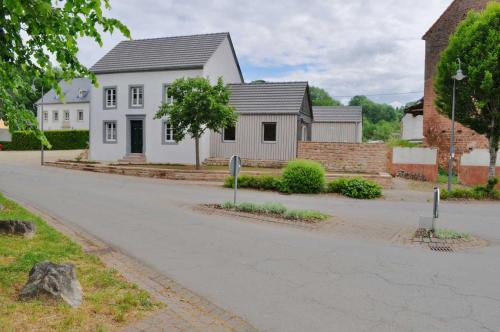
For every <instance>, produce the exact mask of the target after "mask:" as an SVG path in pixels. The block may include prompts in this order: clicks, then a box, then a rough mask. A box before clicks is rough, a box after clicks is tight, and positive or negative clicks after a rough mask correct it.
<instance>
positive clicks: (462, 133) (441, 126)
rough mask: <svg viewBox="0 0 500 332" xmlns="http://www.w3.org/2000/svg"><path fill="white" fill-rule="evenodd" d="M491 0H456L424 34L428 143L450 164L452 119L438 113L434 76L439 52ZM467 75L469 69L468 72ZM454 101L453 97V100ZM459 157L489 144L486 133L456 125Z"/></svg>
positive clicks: (425, 110) (426, 132)
mask: <svg viewBox="0 0 500 332" xmlns="http://www.w3.org/2000/svg"><path fill="white" fill-rule="evenodd" d="M490 1H491V0H454V1H453V2H452V3H451V4H450V6H449V7H448V8H447V9H446V10H445V11H444V13H443V14H442V15H441V17H439V19H438V20H437V21H436V22H435V23H434V24H433V25H432V27H431V28H430V29H429V30H428V31H427V32H426V33H425V35H424V36H423V37H422V39H423V40H425V87H424V129H423V130H424V137H425V143H426V144H427V145H429V146H432V147H437V148H438V149H439V154H438V158H439V164H440V165H442V166H445V165H447V163H448V158H449V150H450V132H451V121H450V119H449V118H447V117H445V116H443V115H441V114H439V113H438V111H437V109H436V106H435V104H434V98H435V93H434V87H433V77H434V74H435V71H436V66H437V63H438V61H439V55H440V54H441V52H442V51H443V50H444V49H445V48H446V46H447V45H448V40H449V38H450V35H451V34H452V33H453V32H454V31H455V29H456V27H457V25H458V24H459V23H460V22H461V21H462V20H463V19H464V18H465V16H466V15H467V13H468V12H469V11H470V10H482V9H484V8H485V7H486V5H487V3H488V2H490ZM465 74H466V75H467V73H465ZM450 102H451V101H450ZM455 130H456V131H455V151H456V158H455V160H459V157H460V155H461V154H462V153H464V152H468V151H470V150H472V149H474V148H487V147H488V141H487V139H486V137H484V136H482V135H479V134H478V133H476V132H475V131H473V130H471V129H468V128H465V127H464V126H462V125H460V124H458V123H457V124H456V126H455Z"/></svg>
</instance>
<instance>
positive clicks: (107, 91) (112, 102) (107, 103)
mask: <svg viewBox="0 0 500 332" xmlns="http://www.w3.org/2000/svg"><path fill="white" fill-rule="evenodd" d="M103 89H104V92H103V94H104V100H103V104H104V105H103V106H104V109H114V108H116V107H117V104H118V89H117V88H116V87H115V86H110V87H104V88H103ZM108 97H109V98H108Z"/></svg>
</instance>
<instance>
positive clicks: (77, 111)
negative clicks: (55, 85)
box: [36, 78, 92, 130]
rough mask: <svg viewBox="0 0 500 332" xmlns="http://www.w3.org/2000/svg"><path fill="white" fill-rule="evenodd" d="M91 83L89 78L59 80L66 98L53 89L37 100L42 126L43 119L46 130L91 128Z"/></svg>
mask: <svg viewBox="0 0 500 332" xmlns="http://www.w3.org/2000/svg"><path fill="white" fill-rule="evenodd" d="M91 85H92V83H91V81H90V80H89V79H87V78H77V79H74V80H72V81H71V82H66V81H61V82H59V86H60V87H61V89H62V91H63V93H64V100H61V99H60V98H59V96H58V95H57V93H56V91H55V90H54V89H51V90H50V91H49V92H47V93H46V94H45V95H44V96H43V98H40V99H39V100H38V101H37V102H36V107H37V118H38V123H39V125H40V127H41V121H42V119H43V129H44V130H63V129H82V130H87V129H89V117H90V87H91ZM42 100H43V114H42Z"/></svg>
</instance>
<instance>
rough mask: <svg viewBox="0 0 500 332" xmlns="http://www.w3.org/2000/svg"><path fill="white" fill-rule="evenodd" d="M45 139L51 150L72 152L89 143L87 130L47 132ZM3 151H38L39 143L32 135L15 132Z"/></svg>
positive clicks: (85, 146)
mask: <svg viewBox="0 0 500 332" xmlns="http://www.w3.org/2000/svg"><path fill="white" fill-rule="evenodd" d="M44 134H45V137H47V140H48V141H49V142H50V144H51V145H52V150H74V149H85V148H87V145H88V141H89V131H88V130H47V131H44ZM3 148H4V150H15V151H25V150H38V149H40V141H39V140H38V139H37V138H36V136H35V135H34V134H33V133H30V132H27V131H15V132H14V133H12V141H11V142H9V143H8V144H4V147H3Z"/></svg>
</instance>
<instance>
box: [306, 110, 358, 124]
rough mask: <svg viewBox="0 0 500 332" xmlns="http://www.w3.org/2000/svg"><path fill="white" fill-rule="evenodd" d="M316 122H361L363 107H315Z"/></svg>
mask: <svg viewBox="0 0 500 332" xmlns="http://www.w3.org/2000/svg"><path fill="white" fill-rule="evenodd" d="M312 110H313V115H314V122H361V121H362V114H363V112H362V109H361V106H313V108H312Z"/></svg>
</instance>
